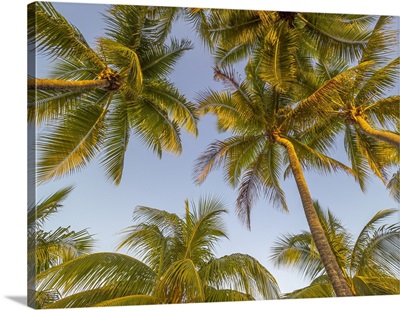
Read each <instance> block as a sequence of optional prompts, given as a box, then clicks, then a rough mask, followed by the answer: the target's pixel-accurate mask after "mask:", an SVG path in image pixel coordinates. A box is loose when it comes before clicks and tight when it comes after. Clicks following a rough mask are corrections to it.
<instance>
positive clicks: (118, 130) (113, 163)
mask: <svg viewBox="0 0 400 310" xmlns="http://www.w3.org/2000/svg"><path fill="white" fill-rule="evenodd" d="M112 106H113V109H111V110H110V111H109V112H108V113H107V116H106V119H105V121H106V123H107V133H106V136H105V137H104V141H103V148H102V153H101V157H100V163H101V165H102V167H103V168H104V169H105V171H106V175H107V176H108V178H109V179H111V180H112V181H113V182H114V184H115V185H118V184H119V183H120V182H121V179H122V172H123V169H124V162H125V155H126V154H125V153H126V150H127V148H128V142H129V138H130V134H131V133H130V125H129V119H128V112H129V111H128V106H127V103H126V101H124V100H123V99H122V98H121V96H120V95H119V94H116V95H114V96H113V101H112Z"/></svg>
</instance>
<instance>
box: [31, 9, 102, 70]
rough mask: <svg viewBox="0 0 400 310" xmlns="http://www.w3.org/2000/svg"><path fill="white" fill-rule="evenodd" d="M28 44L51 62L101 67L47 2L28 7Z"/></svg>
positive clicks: (73, 27) (83, 40) (88, 49)
mask: <svg viewBox="0 0 400 310" xmlns="http://www.w3.org/2000/svg"><path fill="white" fill-rule="evenodd" d="M28 43H29V44H30V45H32V46H35V48H37V49H38V51H39V52H42V53H43V54H45V55H46V56H47V57H51V58H52V59H57V58H64V59H69V58H76V59H88V60H90V62H91V63H92V64H93V65H94V66H96V68H97V69H102V68H104V67H105V65H104V63H103V61H102V60H101V59H100V58H99V57H98V55H97V54H96V53H95V52H94V51H93V50H92V49H91V48H90V46H89V44H88V43H87V42H86V40H85V38H84V37H83V35H82V34H81V33H80V31H79V30H78V29H77V28H76V27H75V26H73V25H72V24H71V23H69V22H68V21H67V20H66V19H65V18H64V17H63V16H62V15H61V14H60V13H58V12H57V10H56V9H55V8H54V7H53V5H52V4H51V3H49V2H40V3H39V2H38V3H35V4H34V5H30V6H28Z"/></svg>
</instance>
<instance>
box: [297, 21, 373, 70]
mask: <svg viewBox="0 0 400 310" xmlns="http://www.w3.org/2000/svg"><path fill="white" fill-rule="evenodd" d="M349 17H350V16H349V15H343V14H324V13H322V14H321V13H318V14H317V13H301V14H299V20H301V22H302V23H303V25H304V26H303V27H302V39H303V40H304V41H306V42H307V43H308V44H310V45H312V46H315V48H316V50H318V51H320V53H321V54H323V55H324V56H325V57H331V56H333V57H337V58H341V59H346V60H347V61H349V62H352V61H356V60H358V59H359V58H360V57H361V54H362V51H363V50H364V48H365V46H366V44H367V43H368V35H369V27H366V26H370V25H371V24H372V23H373V21H374V20H376V17H375V16H364V17H363V19H352V20H350V19H349ZM332 25H335V27H332ZM328 47H329V48H328Z"/></svg>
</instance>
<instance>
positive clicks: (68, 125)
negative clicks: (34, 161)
mask: <svg viewBox="0 0 400 310" xmlns="http://www.w3.org/2000/svg"><path fill="white" fill-rule="evenodd" d="M111 99H112V94H111V95H110V94H108V93H105V94H103V95H102V96H101V97H100V99H98V100H96V104H93V103H91V104H87V105H86V104H82V105H81V106H80V107H79V108H77V109H75V110H74V111H73V112H71V113H70V114H68V115H65V116H64V118H63V121H62V123H61V124H58V125H55V126H53V127H51V128H50V129H49V130H47V131H46V132H45V133H43V134H42V135H41V136H40V137H39V141H38V152H39V154H40V156H39V160H38V169H37V173H38V178H39V182H44V181H46V180H49V179H51V178H54V177H60V176H62V175H65V174H67V173H70V172H72V171H74V170H77V169H80V168H82V167H83V166H85V165H86V164H87V163H88V162H89V161H90V160H91V159H93V158H94V156H95V155H96V154H97V152H98V149H99V146H100V144H101V142H102V139H103V135H104V129H105V128H104V121H105V116H106V113H107V111H108V106H109V104H110V102H111Z"/></svg>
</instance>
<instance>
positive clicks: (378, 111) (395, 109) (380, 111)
mask: <svg viewBox="0 0 400 310" xmlns="http://www.w3.org/2000/svg"><path fill="white" fill-rule="evenodd" d="M399 104H400V95H394V96H389V97H386V98H383V99H379V100H377V101H375V102H374V103H372V104H369V105H368V106H366V107H365V108H364V106H362V108H363V110H364V113H365V114H366V115H368V116H369V117H370V118H372V119H376V120H377V121H378V122H379V124H380V125H381V126H382V127H383V128H391V127H392V125H394V124H396V122H397V120H398V119H399V116H400V111H399Z"/></svg>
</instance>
